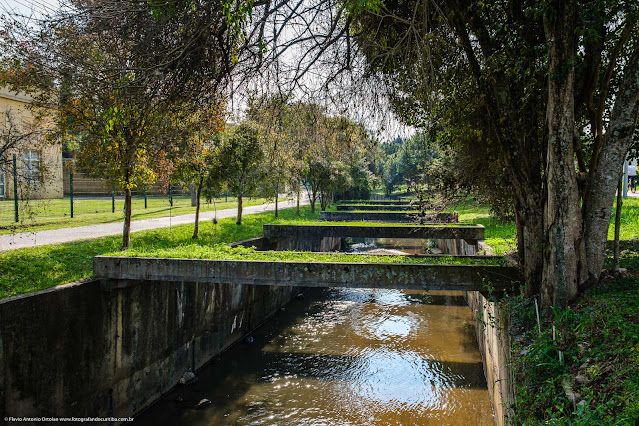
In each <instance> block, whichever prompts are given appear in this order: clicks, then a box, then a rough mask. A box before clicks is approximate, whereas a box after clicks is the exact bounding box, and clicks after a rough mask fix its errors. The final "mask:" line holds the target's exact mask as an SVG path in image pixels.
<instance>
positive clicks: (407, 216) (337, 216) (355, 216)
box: [320, 211, 458, 223]
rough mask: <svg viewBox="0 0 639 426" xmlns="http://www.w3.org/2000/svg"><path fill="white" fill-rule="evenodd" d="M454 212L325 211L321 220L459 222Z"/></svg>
mask: <svg viewBox="0 0 639 426" xmlns="http://www.w3.org/2000/svg"><path fill="white" fill-rule="evenodd" d="M457 218H458V216H457V212H453V213H426V214H424V215H422V214H421V213H418V212H415V213H403V212H345V211H339V212H337V211H323V212H320V220H326V221H331V222H362V221H363V222H388V223H420V222H421V223H438V222H439V223H452V222H457Z"/></svg>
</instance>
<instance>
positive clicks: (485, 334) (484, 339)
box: [464, 291, 515, 426]
mask: <svg viewBox="0 0 639 426" xmlns="http://www.w3.org/2000/svg"><path fill="white" fill-rule="evenodd" d="M464 297H465V298H466V301H467V302H468V306H469V307H470V309H471V310H472V312H473V315H474V317H475V319H476V321H475V333H476V336H477V343H478V345H479V351H480V352H481V356H482V360H483V364H484V373H485V375H486V382H487V384H488V393H489V394H490V400H491V403H492V406H493V414H494V416H495V423H496V424H497V425H498V426H505V425H508V424H509V421H508V419H509V417H510V416H511V414H512V409H511V407H512V406H513V404H514V403H515V389H514V386H513V376H512V373H511V369H510V357H511V351H510V348H511V340H510V334H509V324H508V318H507V317H506V316H505V315H504V314H503V312H502V309H501V308H500V306H499V304H498V303H496V302H492V301H489V300H488V299H486V297H485V296H483V295H482V294H481V293H479V292H477V291H468V292H464Z"/></svg>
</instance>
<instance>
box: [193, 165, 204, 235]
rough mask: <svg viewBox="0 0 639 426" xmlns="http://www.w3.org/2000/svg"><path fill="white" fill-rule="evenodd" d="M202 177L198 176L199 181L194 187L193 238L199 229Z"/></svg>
mask: <svg viewBox="0 0 639 426" xmlns="http://www.w3.org/2000/svg"><path fill="white" fill-rule="evenodd" d="M203 183H204V178H202V177H201V178H200V181H199V182H198V184H197V188H195V225H194V226H193V238H194V239H197V238H198V236H199V231H200V197H201V196H202V184H203Z"/></svg>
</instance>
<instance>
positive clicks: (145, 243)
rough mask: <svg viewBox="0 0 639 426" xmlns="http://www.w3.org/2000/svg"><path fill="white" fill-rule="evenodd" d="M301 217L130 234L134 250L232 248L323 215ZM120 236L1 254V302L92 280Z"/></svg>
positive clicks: (284, 214)
mask: <svg viewBox="0 0 639 426" xmlns="http://www.w3.org/2000/svg"><path fill="white" fill-rule="evenodd" d="M301 214H302V216H301V217H299V218H298V217H297V215H296V214H295V209H294V208H293V209H284V210H280V218H279V219H278V220H275V218H274V213H273V212H265V213H259V214H250V215H246V216H244V218H243V222H244V224H243V225H241V226H238V225H236V224H235V218H226V219H221V220H219V221H218V224H217V225H213V223H212V222H211V221H206V222H202V223H201V225H200V238H199V239H198V240H197V242H195V243H194V242H193V241H194V240H193V239H192V238H191V235H192V233H193V225H180V226H176V227H173V228H161V229H153V230H149V231H141V232H135V233H133V234H131V247H132V250H149V251H152V250H158V249H168V248H171V249H175V250H179V249H180V247H184V246H193V245H197V246H200V247H207V246H215V245H220V244H228V243H232V242H235V241H240V240H244V239H247V238H252V237H257V236H260V235H262V225H264V224H265V223H280V222H285V221H287V220H293V219H295V220H296V221H300V222H303V221H304V220H309V221H310V220H317V218H318V216H319V214H317V213H315V214H312V213H310V209H309V208H308V207H303V208H302V209H301ZM121 241H122V238H121V237H120V236H113V237H104V238H96V239H93V240H84V241H76V242H70V243H65V244H55V245H49V246H42V247H34V248H28V249H21V250H13V251H3V252H0V298H4V297H9V296H14V295H17V294H22V293H27V292H30V291H37V290H42V289H45V288H49V287H52V286H55V285H58V284H64V283H68V282H72V281H77V280H80V279H84V278H89V277H90V276H91V274H92V272H93V257H94V256H98V255H103V254H107V253H114V252H117V251H119V249H120V244H121Z"/></svg>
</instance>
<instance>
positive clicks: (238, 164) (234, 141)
mask: <svg viewBox="0 0 639 426" xmlns="http://www.w3.org/2000/svg"><path fill="white" fill-rule="evenodd" d="M263 158H264V152H263V150H262V146H261V144H260V129H259V128H258V127H257V126H256V125H255V124H252V123H249V122H243V123H241V124H239V125H238V126H236V127H231V128H229V129H227V130H226V131H225V132H224V134H223V135H222V136H221V138H220V141H219V143H218V145H217V146H216V147H215V149H214V151H212V153H211V154H210V155H209V156H208V159H207V162H208V164H209V165H210V166H209V172H208V175H207V176H206V182H205V184H206V188H207V190H208V193H209V194H210V193H219V192H220V191H224V190H225V189H228V190H229V191H230V192H231V193H232V194H233V195H235V196H236V197H241V196H244V195H248V194H252V193H255V191H256V189H257V187H258V183H259V182H260V179H261V178H262V176H263V169H262V167H261V163H262V160H263Z"/></svg>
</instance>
